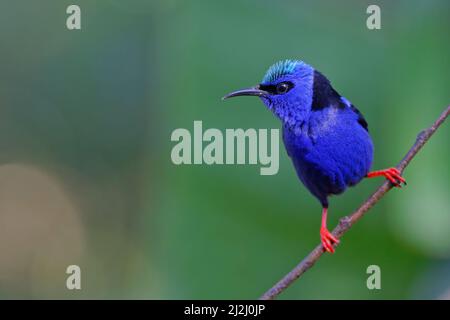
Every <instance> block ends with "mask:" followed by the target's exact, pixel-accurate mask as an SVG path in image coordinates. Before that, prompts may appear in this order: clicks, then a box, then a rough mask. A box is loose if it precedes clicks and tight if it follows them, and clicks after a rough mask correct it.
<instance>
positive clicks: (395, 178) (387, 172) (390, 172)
mask: <svg viewBox="0 0 450 320" xmlns="http://www.w3.org/2000/svg"><path fill="white" fill-rule="evenodd" d="M380 176H383V177H385V178H386V179H388V180H389V181H390V182H391V183H392V184H393V185H394V186H396V187H397V188H401V187H402V183H404V184H405V185H406V180H405V179H403V177H402V176H401V175H400V171H399V170H398V169H397V168H388V169H384V170H378V171H372V172H369V173H368V174H367V178H373V177H380Z"/></svg>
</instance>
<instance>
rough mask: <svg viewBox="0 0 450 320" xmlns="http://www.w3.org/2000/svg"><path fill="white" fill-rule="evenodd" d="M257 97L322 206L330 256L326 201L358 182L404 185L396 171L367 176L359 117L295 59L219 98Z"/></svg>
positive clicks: (368, 150) (366, 144)
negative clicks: (277, 123)
mask: <svg viewBox="0 0 450 320" xmlns="http://www.w3.org/2000/svg"><path fill="white" fill-rule="evenodd" d="M237 96H257V97H260V99H261V100H262V102H263V103H264V104H265V105H266V106H267V108H268V109H269V110H271V111H272V112H273V113H274V114H275V115H276V116H277V117H278V118H279V119H280V120H281V123H282V130H283V142H284V145H285V147H286V150H287V153H288V155H289V157H290V158H291V159H292V163H293V164H294V167H295V170H296V172H297V175H298V177H299V178H300V180H301V181H302V183H303V184H304V185H305V186H306V188H307V189H308V190H309V191H310V192H311V193H312V195H314V196H315V197H316V198H317V199H318V200H319V201H320V203H321V205H322V226H321V229H320V237H321V241H322V245H323V248H324V250H326V251H328V252H330V253H333V252H334V247H335V245H336V244H338V243H339V240H338V239H337V238H336V237H335V236H334V235H333V234H332V233H330V232H329V231H328V229H327V210H328V198H329V196H331V195H337V194H340V193H342V192H344V191H345V189H346V188H347V187H348V186H354V185H356V184H357V183H359V182H360V181H361V180H362V179H363V178H365V177H367V178H371V177H376V176H384V177H385V178H386V179H388V180H389V181H391V183H393V185H394V186H396V187H401V184H402V183H405V184H406V181H405V180H404V179H403V177H401V175H400V172H399V171H398V170H397V169H396V168H389V169H385V170H379V171H373V172H369V170H370V168H371V165H372V161H373V143H372V139H371V137H370V135H369V130H368V125H367V122H366V120H365V119H364V117H363V115H362V114H361V112H359V110H358V109H356V107H355V106H353V104H352V103H351V102H350V101H348V100H347V99H346V98H344V97H343V96H341V95H340V94H339V93H337V91H336V90H334V89H333V87H332V86H331V83H330V81H329V80H328V79H327V78H326V77H325V76H324V75H323V74H322V73H320V72H319V71H317V70H315V69H314V68H313V67H312V66H310V65H308V64H307V63H305V62H303V61H299V60H285V61H280V62H277V63H275V64H274V65H272V66H271V67H270V68H269V70H268V71H267V73H266V74H265V76H264V78H263V80H262V82H261V83H260V84H259V85H257V86H255V87H251V88H247V89H242V90H238V91H234V92H231V93H229V94H227V95H226V96H224V97H223V99H228V98H231V97H237Z"/></svg>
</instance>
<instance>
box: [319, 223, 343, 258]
mask: <svg viewBox="0 0 450 320" xmlns="http://www.w3.org/2000/svg"><path fill="white" fill-rule="evenodd" d="M320 239H321V240H322V246H323V248H324V249H325V251H327V252H329V253H334V244H338V243H339V240H338V239H337V238H336V237H335V236H334V235H333V234H332V233H331V232H330V231H328V229H327V228H325V227H322V228H320Z"/></svg>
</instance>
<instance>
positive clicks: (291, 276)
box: [260, 106, 450, 300]
mask: <svg viewBox="0 0 450 320" xmlns="http://www.w3.org/2000/svg"><path fill="white" fill-rule="evenodd" d="M449 114H450V106H448V107H447V108H446V109H445V110H444V112H442V114H441V115H440V116H439V118H437V120H436V121H435V122H434V123H433V125H432V126H431V127H429V128H428V129H425V130H423V131H422V132H420V133H419V134H418V136H417V139H416V142H415V143H414V145H413V146H412V147H411V149H409V151H408V153H407V154H406V156H405V157H404V158H403V159H402V161H400V163H399V164H398V165H397V169H398V170H400V172H403V170H404V169H405V168H406V166H407V165H408V164H409V163H410V162H411V160H412V159H413V158H414V157H415V155H416V154H417V153H418V152H419V151H420V149H422V147H423V146H424V145H425V143H427V141H428V140H429V139H430V138H431V136H432V135H433V134H434V132H435V131H436V130H437V129H438V128H439V126H440V125H441V124H442V123H443V122H444V121H445V119H446V118H447V116H448V115H449ZM391 188H392V184H391V183H390V182H389V181H387V180H386V182H384V183H383V184H382V185H381V187H379V188H378V189H377V190H376V191H375V192H374V193H373V194H372V195H371V196H370V197H369V198H368V199H367V200H366V201H365V202H364V203H363V204H362V205H361V206H360V207H359V208H358V210H356V211H355V212H353V213H352V214H351V215H349V216H346V217H343V218H341V220H340V221H339V224H338V226H337V227H336V228H335V229H334V230H333V234H334V235H335V236H336V237H337V238H340V237H342V235H343V234H344V233H346V232H347V231H348V230H349V229H350V228H351V227H352V226H353V225H354V224H355V222H356V221H358V220H359V219H361V217H362V216H363V215H364V214H365V213H366V212H367V211H369V210H370V208H372V207H373V206H374V205H375V204H376V203H377V202H378V201H379V200H380V199H381V198H382V197H383V196H384V195H385V194H386V193H387V192H388V191H389V190H390V189H391ZM323 253H324V249H323V247H322V245H321V244H320V245H318V246H317V247H316V248H315V249H314V250H313V251H311V252H310V253H309V254H308V255H307V256H306V257H305V258H304V259H303V260H302V261H301V262H300V263H299V264H298V265H297V266H296V267H295V268H294V269H292V271H291V272H289V273H288V274H287V275H285V276H284V277H283V278H282V279H281V280H280V281H278V282H277V283H276V284H275V285H274V286H273V287H272V288H271V289H269V290H268V291H267V292H266V293H264V294H263V295H262V296H261V298H260V299H261V300H271V299H274V298H276V297H277V296H278V295H279V294H280V293H281V292H283V291H284V290H285V289H286V288H287V287H288V286H289V285H291V284H292V283H293V282H294V281H295V280H297V279H298V278H299V277H301V276H302V275H303V274H304V273H305V272H306V271H308V270H309V269H310V268H311V267H312V266H313V265H314V264H315V263H316V262H317V260H319V258H320V257H321V256H322V254H323Z"/></svg>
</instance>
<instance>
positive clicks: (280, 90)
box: [258, 81, 294, 95]
mask: <svg viewBox="0 0 450 320" xmlns="http://www.w3.org/2000/svg"><path fill="white" fill-rule="evenodd" d="M293 87H294V84H293V83H292V82H290V81H285V82H280V83H277V84H269V85H265V84H260V85H259V87H258V88H259V89H260V90H264V91H266V92H268V93H270V94H272V95H275V94H285V93H287V92H289V90H291V89H292V88H293Z"/></svg>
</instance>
